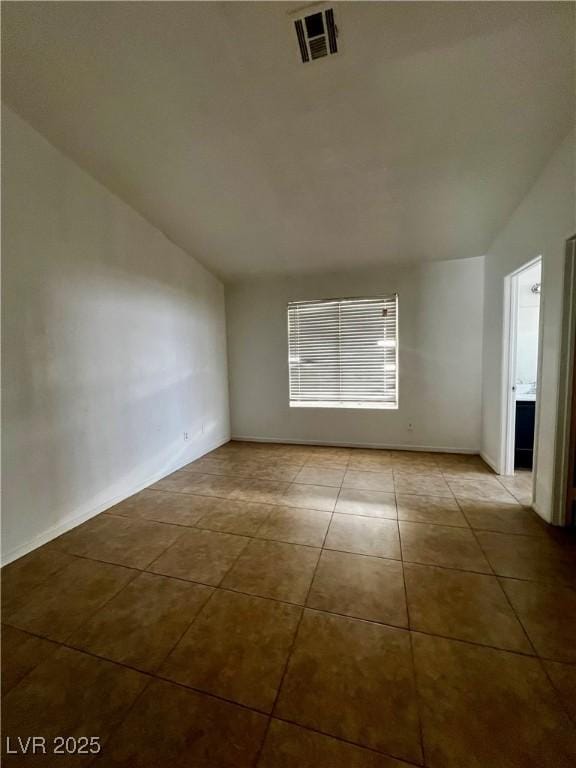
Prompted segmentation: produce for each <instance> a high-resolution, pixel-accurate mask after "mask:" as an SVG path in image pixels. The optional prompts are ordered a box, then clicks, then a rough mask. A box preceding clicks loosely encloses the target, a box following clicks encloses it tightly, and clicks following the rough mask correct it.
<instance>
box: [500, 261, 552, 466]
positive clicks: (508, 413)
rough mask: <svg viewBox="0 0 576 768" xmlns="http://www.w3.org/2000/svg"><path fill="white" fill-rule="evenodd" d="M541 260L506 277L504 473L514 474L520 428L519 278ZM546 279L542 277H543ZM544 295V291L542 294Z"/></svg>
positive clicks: (536, 405)
mask: <svg viewBox="0 0 576 768" xmlns="http://www.w3.org/2000/svg"><path fill="white" fill-rule="evenodd" d="M536 264H540V265H541V268H542V256H541V255H540V256H536V257H535V258H534V259H531V260H530V261H527V262H526V263H525V264H523V265H522V266H521V267H519V268H518V269H515V270H514V272H511V273H510V274H509V275H506V277H505V278H504V329H503V345H502V352H503V359H502V374H503V375H502V400H501V402H502V431H501V444H500V466H499V474H500V475H513V474H514V442H515V431H516V407H515V406H516V396H515V392H516V350H517V344H518V342H517V338H518V280H519V277H520V275H521V274H522V273H523V272H525V271H526V270H527V269H531V268H532V267H534V266H536ZM540 279H541V281H542V277H541V278H540ZM540 296H542V293H541V294H540ZM542 314H543V313H542V298H541V299H540V317H539V324H538V367H537V371H536V381H537V382H540V361H541V350H542ZM539 399H540V387H537V389H536V404H535V407H536V419H535V426H534V464H533V474H534V477H535V476H536V462H537V450H536V449H537V445H538V440H537V436H538V411H539V407H538V403H539Z"/></svg>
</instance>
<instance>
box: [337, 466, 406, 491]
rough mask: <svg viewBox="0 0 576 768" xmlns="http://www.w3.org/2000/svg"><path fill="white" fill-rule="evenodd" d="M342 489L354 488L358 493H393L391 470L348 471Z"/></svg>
mask: <svg viewBox="0 0 576 768" xmlns="http://www.w3.org/2000/svg"><path fill="white" fill-rule="evenodd" d="M342 487H343V488H355V489H356V490H358V491H388V492H390V493H394V476H393V475H392V470H388V471H387V472H382V471H380V472H363V471H360V470H357V469H348V470H347V471H346V474H345V475H344V480H343V482H342Z"/></svg>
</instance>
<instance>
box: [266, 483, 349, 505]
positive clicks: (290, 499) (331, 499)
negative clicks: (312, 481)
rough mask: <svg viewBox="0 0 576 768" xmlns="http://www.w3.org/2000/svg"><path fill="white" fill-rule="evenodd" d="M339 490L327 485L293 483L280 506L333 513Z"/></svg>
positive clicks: (281, 500)
mask: <svg viewBox="0 0 576 768" xmlns="http://www.w3.org/2000/svg"><path fill="white" fill-rule="evenodd" d="M338 490H339V489H338V488H330V487H328V486H325V485H305V484H304V483H292V485H291V486H290V487H289V488H288V490H287V491H286V493H285V494H284V495H283V496H282V498H281V499H280V501H279V502H278V503H279V504H283V505H285V506H288V507H303V508H304V509H319V510H320V511H321V512H333V511H334V507H335V506H336V499H337V497H338Z"/></svg>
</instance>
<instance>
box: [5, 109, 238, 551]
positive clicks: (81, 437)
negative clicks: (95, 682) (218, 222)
mask: <svg viewBox="0 0 576 768" xmlns="http://www.w3.org/2000/svg"><path fill="white" fill-rule="evenodd" d="M2 172H3V173H2V175H3V200H2V202H3V227H2V230H3V232H2V235H3V243H2V245H3V249H2V250H3V328H2V330H3V339H2V342H3V350H2V351H3V392H2V396H3V402H2V406H3V452H2V453H3V520H2V523H3V525H2V554H3V560H4V561H5V562H7V561H9V560H10V559H13V558H14V557H16V556H19V555H20V554H24V553H25V552H26V551H28V550H29V549H31V548H33V547H34V546H37V545H38V544H40V543H42V542H43V541H45V540H48V539H50V538H52V537H53V536H55V535H56V534H58V533H60V532H61V531H62V530H65V529H67V528H68V527H70V526H71V525H73V524H75V522H78V521H80V520H81V519H84V518H86V517H89V516H91V515H92V514H94V513H96V512H99V511H100V510H102V509H104V508H106V507H108V506H109V505H110V504H112V503H113V502H115V501H117V500H120V499H122V498H124V497H126V496H127V495H129V494H131V493H132V492H134V491H136V490H139V489H140V488H141V487H143V486H146V485H148V484H149V483H151V482H153V481H154V480H155V479H156V478H158V477H160V476H162V475H164V474H166V473H167V472H169V471H170V470H172V469H175V468H177V467H178V466H180V465H182V464H184V463H186V462H188V461H191V460H192V459H194V458H195V457H196V456H199V455H201V454H203V453H205V452H206V451H208V450H210V449H211V448H212V447H214V446H216V445H217V444H219V443H221V442H223V441H225V440H227V439H228V437H229V419H228V385H227V370H226V333H225V313H224V291H223V286H222V284H221V283H220V282H219V281H218V280H217V279H216V278H215V277H213V276H212V275H211V274H210V273H209V272H207V271H206V270H205V269H204V268H203V267H201V266H200V265H199V264H198V263H197V262H196V261H194V259H193V258H191V257H190V256H189V255H187V254H186V253H184V252H183V251H182V250H180V249H179V248H177V247H176V246H174V245H173V244H172V243H170V242H169V241H168V240H167V239H166V238H165V237H164V235H162V234H161V233H160V232H159V231H158V230H156V229H154V228H153V227H152V226H151V225H150V224H148V223H147V222H146V221H145V220H144V219H142V218H141V217H140V216H139V215H138V214H136V213H135V212H134V211H133V210H132V209H130V208H129V207H128V206H126V205H125V204H124V203H122V202H121V201H120V200H118V198H116V197H115V196H113V195H112V194H111V193H110V192H108V191H107V190H106V189H105V188H104V187H102V186H100V185H99V184H98V183H97V182H95V181H94V180H93V179H92V178H91V177H90V176H88V175H87V174H86V173H84V172H83V171H82V170H81V169H80V168H78V167H77V166H76V165H75V164H74V163H73V162H71V161H70V160H68V159H67V158H66V157H64V156H63V155H62V154H60V153H59V152H58V151H57V150H56V149H55V148H54V147H52V146H51V145H50V144H48V143H47V142H46V141H45V139H44V138H42V137H41V136H40V135H39V134H38V133H36V132H35V131H34V130H33V129H32V128H31V127H30V126H29V125H27V124H26V123H24V122H23V121H22V120H21V119H20V118H19V117H18V116H16V115H15V114H14V113H13V112H11V111H10V110H9V109H8V108H6V107H4V111H3V158H2ZM184 432H188V433H189V436H190V437H189V440H188V441H187V442H185V441H184V438H183V434H184Z"/></svg>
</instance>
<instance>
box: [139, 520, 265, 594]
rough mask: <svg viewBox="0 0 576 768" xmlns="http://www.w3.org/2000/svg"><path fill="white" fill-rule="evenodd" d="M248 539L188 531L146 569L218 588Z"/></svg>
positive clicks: (202, 531) (228, 534)
mask: <svg viewBox="0 0 576 768" xmlns="http://www.w3.org/2000/svg"><path fill="white" fill-rule="evenodd" d="M249 541H250V539H248V538H246V537H245V536H236V535H234V534H231V533H216V532H215V531H204V530H196V529H191V530H189V531H184V533H183V534H182V535H181V536H180V537H179V539H178V541H176V543H175V544H173V545H172V546H171V547H170V548H169V549H167V550H166V552H164V554H162V555H160V557H159V558H158V559H157V560H155V561H154V562H153V563H152V564H151V565H150V566H149V567H148V570H149V571H151V572H152V573H161V574H163V575H164V576H175V577H176V578H179V579H188V580H190V581H199V582H201V583H203V584H211V585H213V586H218V584H219V583H220V582H221V581H222V579H223V577H224V576H225V575H226V573H227V572H228V571H229V570H230V568H231V567H232V565H233V564H234V563H235V561H236V558H237V557H238V555H239V554H240V552H242V550H243V549H244V547H245V546H246V544H248V542H249Z"/></svg>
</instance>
